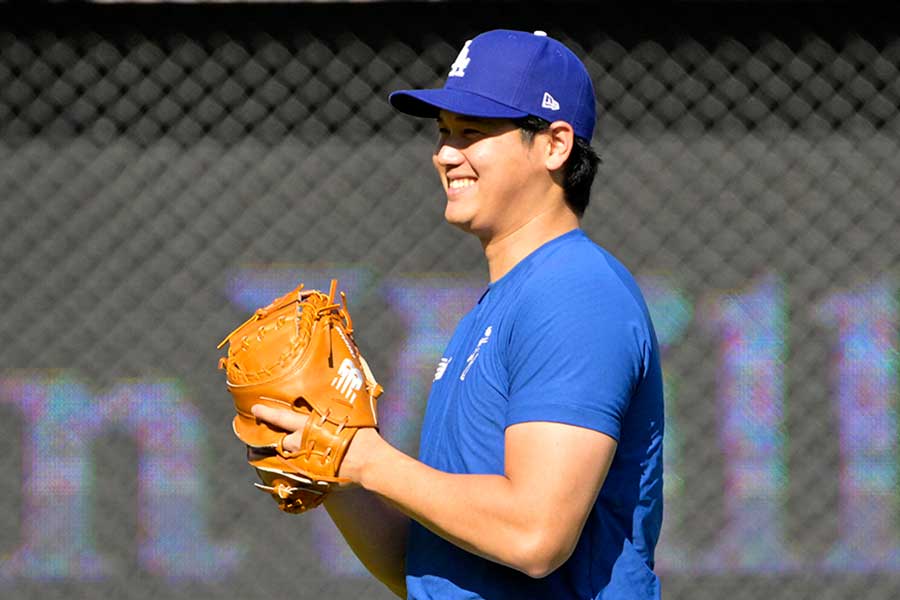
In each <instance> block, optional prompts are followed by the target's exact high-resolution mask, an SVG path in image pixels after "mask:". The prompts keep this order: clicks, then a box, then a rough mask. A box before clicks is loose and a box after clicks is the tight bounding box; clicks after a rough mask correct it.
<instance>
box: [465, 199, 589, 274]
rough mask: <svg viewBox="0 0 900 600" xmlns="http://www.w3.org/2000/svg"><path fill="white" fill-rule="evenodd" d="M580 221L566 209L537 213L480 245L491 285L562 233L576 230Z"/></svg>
mask: <svg viewBox="0 0 900 600" xmlns="http://www.w3.org/2000/svg"><path fill="white" fill-rule="evenodd" d="M580 225H581V223H580V221H579V219H578V217H577V216H575V214H574V213H573V212H572V211H571V210H569V209H568V208H563V209H557V210H550V211H546V212H542V213H538V214H537V215H535V216H534V217H532V218H531V219H530V220H528V221H527V222H526V223H524V224H523V225H521V226H519V227H517V228H516V229H514V230H512V231H511V232H509V233H506V234H505V235H503V236H502V237H499V238H492V239H490V240H487V241H483V242H482V245H483V247H484V256H485V258H487V262H488V273H489V275H490V278H491V282H494V281H497V280H498V279H500V278H501V277H503V276H504V275H506V274H507V273H509V271H510V270H511V269H512V268H513V267H515V266H516V265H517V264H519V262H520V261H521V260H522V259H524V258H525V257H526V256H528V255H529V254H531V253H532V252H534V251H535V250H537V249H538V248H540V247H541V246H543V245H544V244H546V243H547V242H549V241H550V240H552V239H554V238H557V237H559V236H561V235H563V234H564V233H568V232H569V231H572V230H573V229H577V228H578V227H579V226H580Z"/></svg>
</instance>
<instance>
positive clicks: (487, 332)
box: [459, 326, 493, 381]
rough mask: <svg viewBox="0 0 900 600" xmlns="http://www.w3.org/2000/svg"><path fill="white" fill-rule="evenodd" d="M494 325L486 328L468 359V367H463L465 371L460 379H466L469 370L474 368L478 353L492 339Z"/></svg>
mask: <svg viewBox="0 0 900 600" xmlns="http://www.w3.org/2000/svg"><path fill="white" fill-rule="evenodd" d="M492 330H493V328H492V327H490V326H488V328H487V329H485V330H484V337H482V338H481V339H480V340H478V343H477V344H476V345H475V350H473V351H472V354H470V355H469V358H467V359H466V368H465V369H463V372H462V373H460V375H459V380H460V381H465V380H466V373H468V372H469V369H471V368H472V365H473V364H475V359H476V358H478V353H479V352H481V347H482V346H484V345H485V344H487V343H488V341H489V340H490V339H491V331H492Z"/></svg>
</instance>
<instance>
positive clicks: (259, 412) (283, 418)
mask: <svg viewBox="0 0 900 600" xmlns="http://www.w3.org/2000/svg"><path fill="white" fill-rule="evenodd" d="M250 412H252V413H253V416H254V417H256V418H257V419H259V420H260V421H264V422H265V423H268V424H269V425H274V426H275V427H278V428H279V429H284V430H285V431H303V427H304V426H305V425H306V420H307V418H308V417H307V416H306V415H303V414H301V413H298V412H294V411H292V410H282V409H278V408H272V407H270V406H264V405H262V404H254V405H253V407H252V408H251V409H250Z"/></svg>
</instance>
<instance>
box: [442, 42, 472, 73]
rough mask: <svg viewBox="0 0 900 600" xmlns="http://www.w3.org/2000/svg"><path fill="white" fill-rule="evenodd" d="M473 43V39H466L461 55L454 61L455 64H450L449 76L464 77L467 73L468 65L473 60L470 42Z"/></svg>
mask: <svg viewBox="0 0 900 600" xmlns="http://www.w3.org/2000/svg"><path fill="white" fill-rule="evenodd" d="M471 43H472V40H468V41H466V43H465V45H464V46H463V49H462V50H460V52H459V56H457V57H456V60H455V61H453V64H452V65H450V73H449V74H448V75H447V77H463V76H464V75H465V74H466V67H468V66H469V63H470V62H472V59H471V58H469V44H471Z"/></svg>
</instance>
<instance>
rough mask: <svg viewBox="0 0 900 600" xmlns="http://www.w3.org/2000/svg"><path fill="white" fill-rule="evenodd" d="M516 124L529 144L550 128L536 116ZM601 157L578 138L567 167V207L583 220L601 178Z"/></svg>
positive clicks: (516, 120)
mask: <svg viewBox="0 0 900 600" xmlns="http://www.w3.org/2000/svg"><path fill="white" fill-rule="evenodd" d="M513 123H515V124H516V126H517V127H518V128H519V129H521V130H522V135H523V136H524V137H525V138H526V139H527V140H529V141H530V140H532V139H534V135H535V134H536V133H540V132H542V131H546V130H547V129H549V128H550V121H547V120H546V119H542V118H540V117H535V116H531V115H529V116H527V117H522V118H521V119H513ZM599 165H600V157H599V156H598V155H597V152H596V151H595V150H594V149H593V148H592V147H591V143H590V142H589V141H588V140H586V139H584V138H583V137H579V136H575V145H574V146H573V147H572V153H571V154H570V155H569V158H568V159H567V160H566V163H565V165H563V169H564V170H563V192H564V193H565V198H566V204H568V205H569V208H571V209H572V211H573V212H574V213H575V214H576V215H578V216H579V217H581V216H583V215H584V211H585V209H586V208H587V205H588V203H589V202H590V200H591V184H593V183H594V177H595V176H596V174H597V167H598V166H599Z"/></svg>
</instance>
